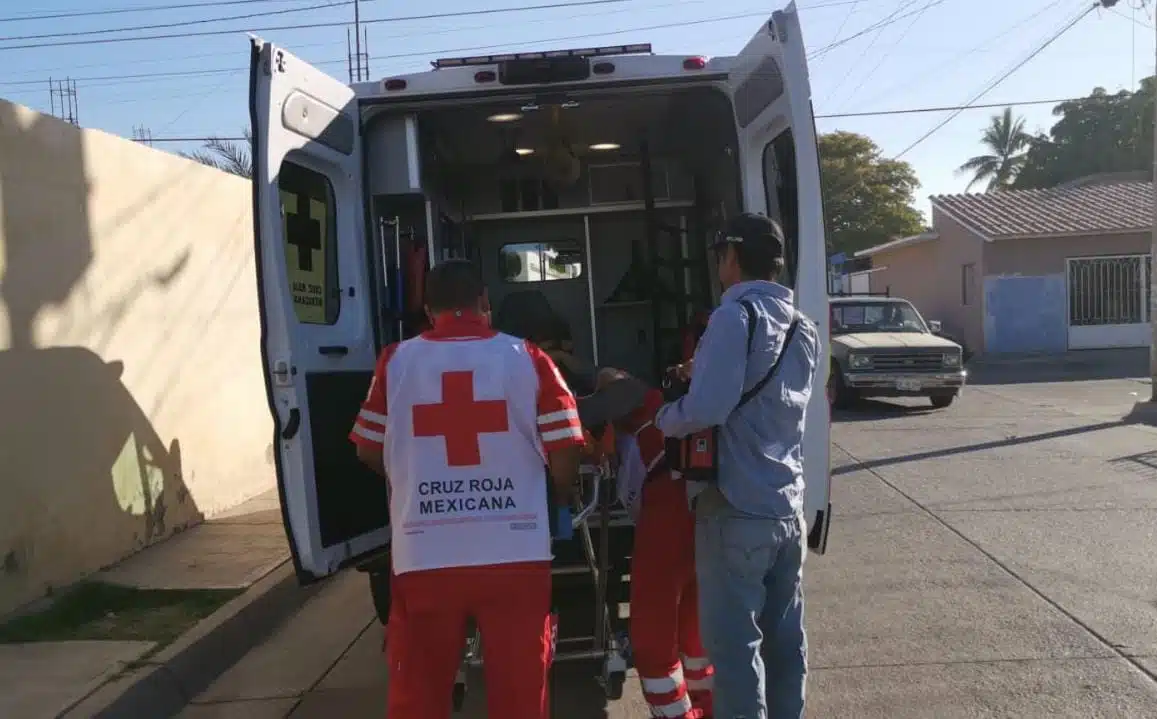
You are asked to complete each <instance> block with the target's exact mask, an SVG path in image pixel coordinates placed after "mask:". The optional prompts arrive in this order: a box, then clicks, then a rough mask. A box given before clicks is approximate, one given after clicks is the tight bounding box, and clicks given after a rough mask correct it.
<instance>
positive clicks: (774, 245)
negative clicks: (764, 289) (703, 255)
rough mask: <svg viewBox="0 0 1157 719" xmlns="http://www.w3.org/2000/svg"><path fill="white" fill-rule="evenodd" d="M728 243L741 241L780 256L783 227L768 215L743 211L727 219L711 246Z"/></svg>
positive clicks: (720, 245) (774, 255)
mask: <svg viewBox="0 0 1157 719" xmlns="http://www.w3.org/2000/svg"><path fill="white" fill-rule="evenodd" d="M730 243H742V244H744V245H748V246H751V247H753V248H755V249H757V250H758V251H762V252H765V253H767V254H768V255H770V256H771V257H777V258H782V257H783V228H781V227H780V226H779V223H778V222H776V221H775V220H773V219H771V218H770V217H767V216H765V215H757V214H755V213H754V212H744V213H742V214H739V215H736V216H735V217H732V218H731V219H729V220H728V221H727V223H726V224H725V225H724V226H723V229H722V230H721V231H720V232H719V233H718V234H717V235H716V236H715V242H714V243H713V245H712V246H713V247H715V248H720V247H722V246H723V245H726V244H730Z"/></svg>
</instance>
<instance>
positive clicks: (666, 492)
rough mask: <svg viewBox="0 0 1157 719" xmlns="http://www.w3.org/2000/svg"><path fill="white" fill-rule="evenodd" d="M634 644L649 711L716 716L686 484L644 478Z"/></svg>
mask: <svg viewBox="0 0 1157 719" xmlns="http://www.w3.org/2000/svg"><path fill="white" fill-rule="evenodd" d="M631 651H632V653H633V655H634V660H635V669H636V670H637V671H638V672H639V679H640V681H641V682H642V685H643V697H644V698H645V699H646V700H647V704H648V705H649V706H650V708H651V716H656V717H676V718H677V719H697V718H698V717H709V716H711V711H712V710H711V689H712V681H713V675H714V670H713V669H712V667H711V664H710V662H709V661H708V660H707V653H706V651H704V649H703V642H702V640H701V639H700V637H699V595H698V587H697V586H696V584H695V517H694V515H692V514H691V510H690V508H689V507H688V506H687V490H686V484H685V483H684V482H683V481H680V480H672V479H670V478H669V477H668V476H667V475H665V474H662V475H659V476H657V477H654V478H652V479H650V480H648V482H647V483H646V484H645V485H643V497H642V503H641V507H640V512H639V519H638V521H637V522H636V524H635V549H634V552H633V554H632V556H631Z"/></svg>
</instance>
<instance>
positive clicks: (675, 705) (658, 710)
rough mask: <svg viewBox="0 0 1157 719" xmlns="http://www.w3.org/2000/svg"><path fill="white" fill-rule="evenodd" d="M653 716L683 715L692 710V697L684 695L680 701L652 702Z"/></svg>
mask: <svg viewBox="0 0 1157 719" xmlns="http://www.w3.org/2000/svg"><path fill="white" fill-rule="evenodd" d="M649 706H650V707H651V716H653V717H682V716H685V715H686V714H688V713H689V712H690V711H691V708H692V707H691V697H689V696H687V695H683V698H682V699H680V700H679V701H674V702H671V703H670V704H650V705H649Z"/></svg>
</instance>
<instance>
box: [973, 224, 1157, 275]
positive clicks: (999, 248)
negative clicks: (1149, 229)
mask: <svg viewBox="0 0 1157 719" xmlns="http://www.w3.org/2000/svg"><path fill="white" fill-rule="evenodd" d="M1149 238H1150V236H1149V235H1148V234H1140V233H1129V234H1116V235H1096V236H1090V235H1082V236H1079V237H1041V238H1034V239H1023V240H996V241H995V242H989V243H987V245H986V246H985V248H984V267H985V270H986V273H987V274H990V275H1006V274H1007V275H1011V274H1021V275H1056V274H1064V272H1065V260H1066V259H1067V258H1069V257H1090V256H1096V255H1147V254H1149V249H1150V239H1149Z"/></svg>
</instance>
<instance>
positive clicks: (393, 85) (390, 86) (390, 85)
mask: <svg viewBox="0 0 1157 719" xmlns="http://www.w3.org/2000/svg"><path fill="white" fill-rule="evenodd" d="M382 87H384V88H386V91H387V92H396V91H398V90H405V89H406V81H405V80H403V79H402V78H400V77H395V78H392V79H390V80H386V81H385V82H383V83H382Z"/></svg>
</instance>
